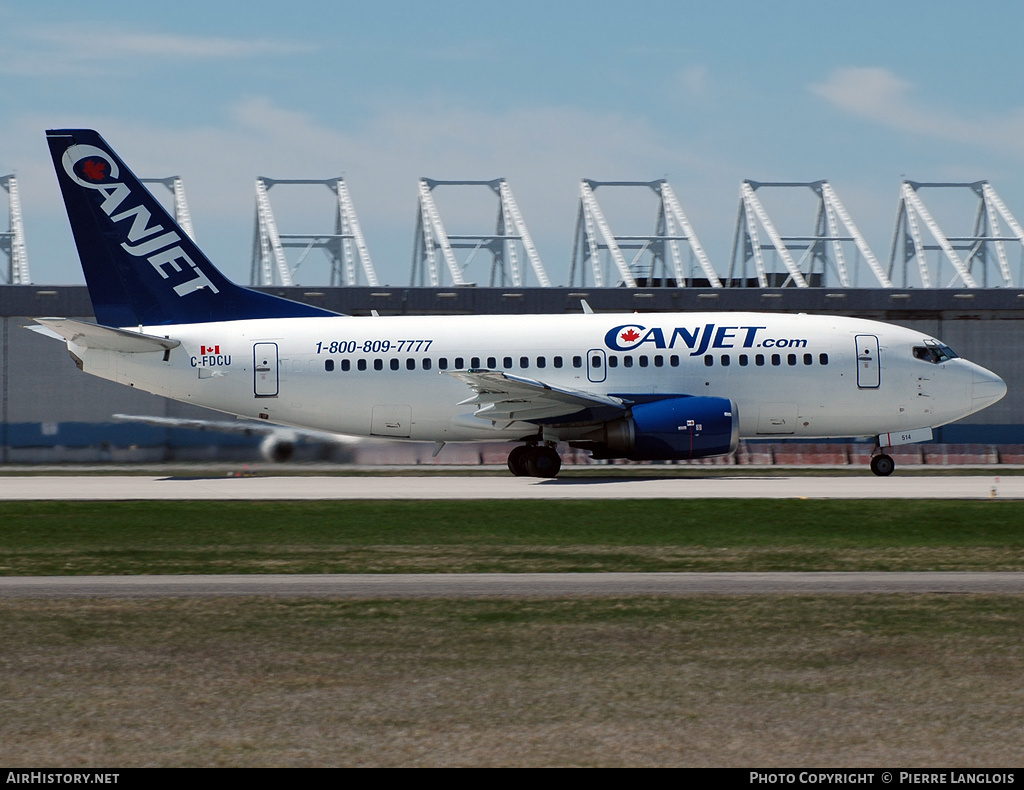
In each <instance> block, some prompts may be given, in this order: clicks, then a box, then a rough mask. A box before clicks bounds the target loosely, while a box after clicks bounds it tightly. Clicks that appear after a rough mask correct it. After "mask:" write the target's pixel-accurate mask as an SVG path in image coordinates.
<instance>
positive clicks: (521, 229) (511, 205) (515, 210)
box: [498, 178, 551, 288]
mask: <svg viewBox="0 0 1024 790" xmlns="http://www.w3.org/2000/svg"><path fill="white" fill-rule="evenodd" d="M498 194H499V196H500V198H501V220H500V224H501V226H502V227H501V228H500V230H501V232H502V233H503V234H504V235H505V236H506V237H507V236H510V235H511V234H510V233H509V230H510V228H509V224H511V226H512V227H511V230H514V231H515V234H516V235H518V236H519V239H520V241H522V243H523V249H525V250H526V257H527V259H528V260H529V261H530V268H532V269H533V273H534V276H536V278H537V282H538V283H540V285H541V287H542V288H550V287H551V280H550V279H548V273H547V271H545V269H544V264H543V263H541V260H540V254H539V253H538V252H537V248H536V247H535V246H534V244H533V237H532V236H530V231H529V230H528V229H527V227H526V222H525V221H524V220H523V213H522V212H521V211H520V210H519V204H518V203H516V199H515V197H514V196H513V195H512V187H510V186H509V185H508V182H507V181H506V180H505V179H504V178H502V179H499V181H498ZM510 218H511V223H509V219H510ZM507 249H508V251H509V258H510V260H512V261H514V260H515V250H516V246H515V244H508V245H507ZM510 269H511V270H512V277H513V284H514V285H516V286H518V285H520V284H521V281H522V275H521V273H520V270H519V267H518V266H517V265H516V264H515V263H513V264H512V265H511V266H510Z"/></svg>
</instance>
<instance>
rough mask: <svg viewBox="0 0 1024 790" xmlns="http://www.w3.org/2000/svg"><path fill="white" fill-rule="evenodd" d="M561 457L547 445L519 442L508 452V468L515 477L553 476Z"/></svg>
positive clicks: (560, 462) (558, 466)
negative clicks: (519, 443)
mask: <svg viewBox="0 0 1024 790" xmlns="http://www.w3.org/2000/svg"><path fill="white" fill-rule="evenodd" d="M561 468H562V459H561V458H559V457H558V453H557V452H556V451H555V448H554V447H551V446H549V445H540V446H538V445H535V444H521V445H519V446H518V447H515V448H513V450H512V452H510V453H509V454H508V470H509V471H510V472H511V473H512V474H514V475H515V476H516V477H554V476H555V475H557V474H558V470H559V469H561Z"/></svg>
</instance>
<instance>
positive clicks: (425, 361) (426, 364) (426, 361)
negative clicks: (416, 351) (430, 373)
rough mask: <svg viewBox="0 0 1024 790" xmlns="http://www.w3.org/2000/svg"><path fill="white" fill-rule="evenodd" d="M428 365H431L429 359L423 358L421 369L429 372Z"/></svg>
mask: <svg viewBox="0 0 1024 790" xmlns="http://www.w3.org/2000/svg"><path fill="white" fill-rule="evenodd" d="M430 364H431V363H430V357H425V358H424V359H423V369H424V370H430Z"/></svg>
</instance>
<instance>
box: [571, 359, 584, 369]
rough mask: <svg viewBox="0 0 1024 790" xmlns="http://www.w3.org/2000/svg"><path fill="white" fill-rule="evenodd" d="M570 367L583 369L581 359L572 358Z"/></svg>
mask: <svg viewBox="0 0 1024 790" xmlns="http://www.w3.org/2000/svg"><path fill="white" fill-rule="evenodd" d="M572 366H573V367H574V368H582V367H583V357H573V358H572Z"/></svg>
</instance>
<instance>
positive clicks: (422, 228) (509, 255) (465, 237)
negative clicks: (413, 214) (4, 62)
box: [410, 178, 551, 288]
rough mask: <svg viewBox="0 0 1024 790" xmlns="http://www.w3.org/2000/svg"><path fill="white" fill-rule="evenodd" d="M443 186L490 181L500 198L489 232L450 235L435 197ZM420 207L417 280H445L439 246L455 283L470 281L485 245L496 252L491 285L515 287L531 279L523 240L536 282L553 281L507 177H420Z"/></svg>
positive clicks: (417, 282)
mask: <svg viewBox="0 0 1024 790" xmlns="http://www.w3.org/2000/svg"><path fill="white" fill-rule="evenodd" d="M439 186H445V187H450V186H457V187H467V186H473V187H481V186H486V187H488V188H490V190H491V191H492V192H493V193H494V194H495V195H496V196H497V198H498V216H497V223H496V228H495V230H494V231H493V232H489V233H474V234H458V235H451V234H449V233H448V231H447V230H446V229H445V225H444V223H443V222H442V221H441V213H440V211H438V208H437V204H436V203H435V201H434V196H433V190H434V189H435V188H436V187H439ZM418 190H419V210H418V211H417V218H416V242H415V246H414V249H413V258H412V276H411V278H410V279H411V283H412V285H431V286H435V287H436V286H439V285H441V284H442V283H441V280H442V277H443V274H442V271H441V270H440V269H439V267H438V260H437V258H438V252H440V255H441V257H442V258H443V259H444V262H445V266H446V268H447V269H448V273H449V275H450V276H451V279H452V283H453V284H454V285H466V284H467V282H466V275H465V272H466V269H467V268H468V267H469V264H470V263H471V262H472V260H473V258H474V257H475V256H476V254H477V253H478V252H480V250H487V251H488V252H490V254H491V274H490V285H491V286H501V285H506V284H510V285H512V286H514V287H516V288H520V287H523V286H524V285H525V284H526V277H525V272H524V271H523V262H522V259H521V258H520V254H519V250H518V246H519V245H520V244H521V245H522V251H523V254H524V255H525V258H526V260H528V261H529V262H530V268H531V269H532V270H533V273H534V276H535V277H536V278H537V283H538V284H539V285H540V286H541V287H544V288H547V287H550V285H551V280H550V279H549V278H548V275H547V272H546V271H545V269H544V264H543V263H542V262H541V259H540V255H539V253H538V252H537V248H536V246H535V245H534V243H533V237H531V236H530V232H529V230H528V229H527V227H526V222H525V221H524V220H523V214H522V212H521V211H520V210H519V205H518V204H517V203H516V199H515V196H514V195H513V194H512V188H511V187H510V186H509V185H508V182H507V181H506V180H505V179H504V178H496V179H492V180H490V181H468V180H455V181H451V180H449V181H440V180H437V179H433V178H421V179H420V181H419V187H418ZM455 250H469V251H470V253H469V256H468V257H467V258H466V260H465V261H464V262H463V263H461V264H460V263H459V262H458V261H457V260H456V256H455Z"/></svg>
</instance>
